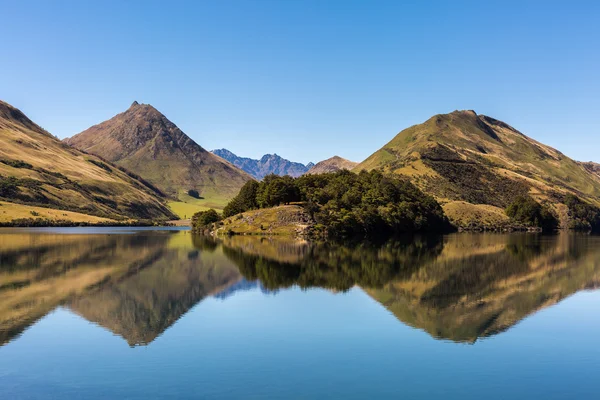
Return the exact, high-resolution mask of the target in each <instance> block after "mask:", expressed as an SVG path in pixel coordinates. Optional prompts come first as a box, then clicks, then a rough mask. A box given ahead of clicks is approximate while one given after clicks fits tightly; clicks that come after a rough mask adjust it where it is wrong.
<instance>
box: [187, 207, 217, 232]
mask: <svg viewBox="0 0 600 400" xmlns="http://www.w3.org/2000/svg"><path fill="white" fill-rule="evenodd" d="M220 220H221V216H220V215H219V213H218V212H216V211H215V210H213V209H212V208H211V209H210V210H206V211H200V212H197V213H196V214H194V216H193V217H192V228H193V229H200V228H203V227H205V226H207V225H210V224H212V223H215V222H219V221H220Z"/></svg>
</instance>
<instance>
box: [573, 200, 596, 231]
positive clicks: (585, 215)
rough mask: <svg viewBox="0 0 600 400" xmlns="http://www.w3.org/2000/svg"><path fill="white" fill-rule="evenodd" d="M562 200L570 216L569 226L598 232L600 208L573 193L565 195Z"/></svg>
mask: <svg viewBox="0 0 600 400" xmlns="http://www.w3.org/2000/svg"><path fill="white" fill-rule="evenodd" d="M564 201H565V204H566V205H567V207H568V208H569V216H570V217H571V222H570V226H569V228H571V229H577V230H586V231H593V232H600V208H598V207H596V206H593V205H591V204H589V203H585V202H584V201H582V200H581V199H580V198H579V197H577V196H574V195H567V196H566V197H565V200H564Z"/></svg>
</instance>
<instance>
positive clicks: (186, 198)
mask: <svg viewBox="0 0 600 400" xmlns="http://www.w3.org/2000/svg"><path fill="white" fill-rule="evenodd" d="M177 197H178V199H179V201H170V202H168V203H167V205H168V206H169V208H170V209H171V211H173V212H174V213H175V214H177V215H178V216H179V218H181V219H189V218H192V215H194V214H195V213H197V212H199V211H206V210H208V209H210V208H213V209H215V210H217V211H218V212H221V211H223V208H224V207H225V206H226V205H227V203H229V201H230V200H231V199H230V198H229V197H224V196H211V197H206V198H202V199H196V198H194V197H192V196H190V195H189V194H187V193H185V192H180V193H179V194H178V196H177Z"/></svg>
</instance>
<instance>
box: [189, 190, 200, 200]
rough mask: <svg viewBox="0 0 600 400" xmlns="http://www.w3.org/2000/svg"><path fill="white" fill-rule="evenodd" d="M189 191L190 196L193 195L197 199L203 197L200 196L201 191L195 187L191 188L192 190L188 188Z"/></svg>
mask: <svg viewBox="0 0 600 400" xmlns="http://www.w3.org/2000/svg"><path fill="white" fill-rule="evenodd" d="M187 193H188V195H189V196H190V197H193V198H195V199H200V198H201V197H200V193H198V191H197V190H195V189H190V190H188V192H187Z"/></svg>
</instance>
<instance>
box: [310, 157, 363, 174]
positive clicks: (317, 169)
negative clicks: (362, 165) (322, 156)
mask: <svg viewBox="0 0 600 400" xmlns="http://www.w3.org/2000/svg"><path fill="white" fill-rule="evenodd" d="M357 165H358V163H355V162H354V161H350V160H346V159H345V158H342V157H338V156H333V157H331V158H328V159H327V160H323V161H320V162H318V163H316V164H315V165H314V166H313V167H312V168H311V169H309V170H308V172H307V174H326V173H329V172H336V171H340V170H342V169H347V170H351V169H352V168H355V167H356V166H357Z"/></svg>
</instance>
